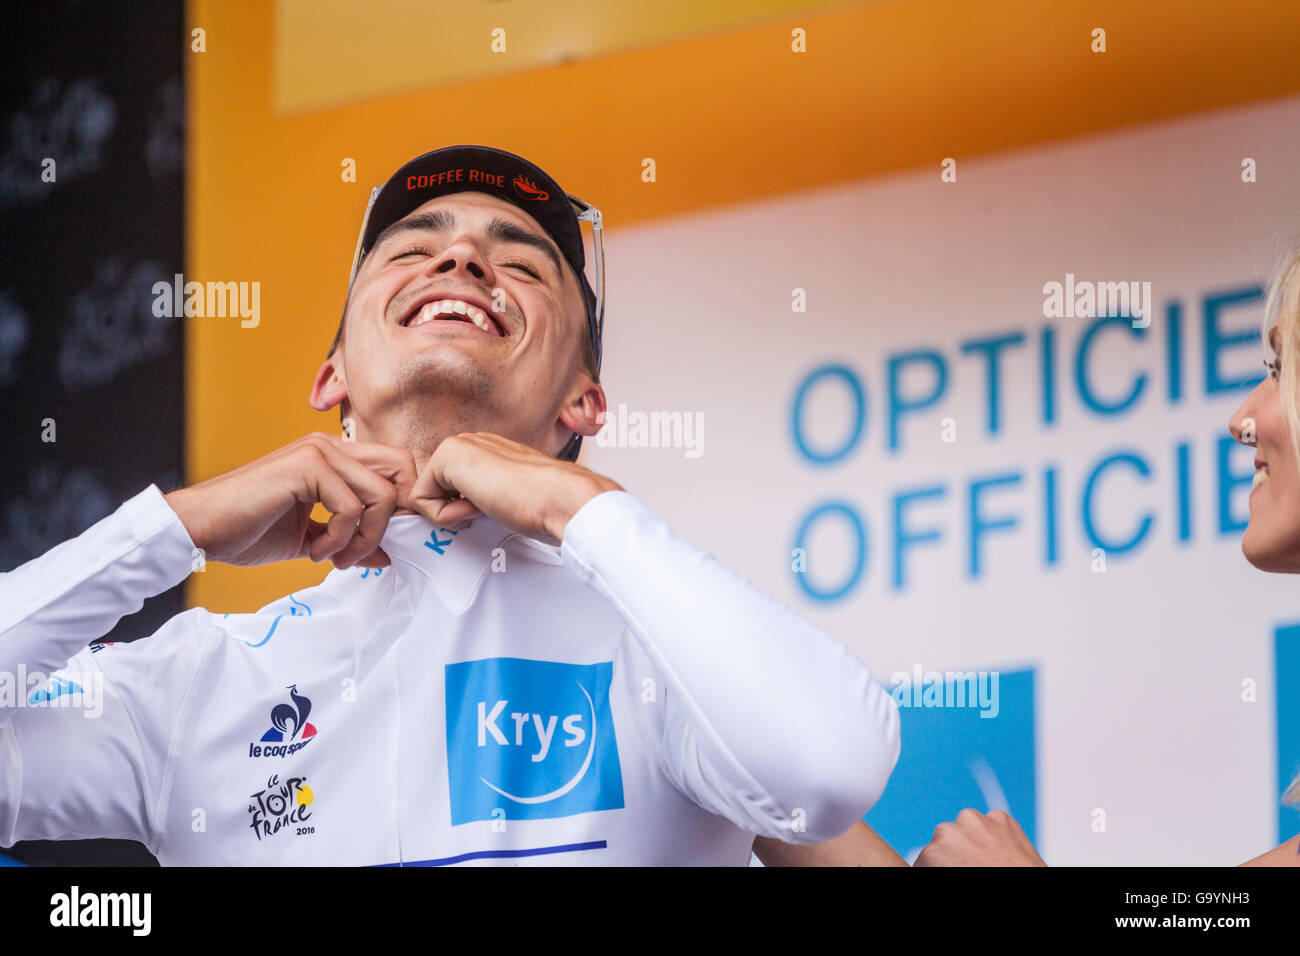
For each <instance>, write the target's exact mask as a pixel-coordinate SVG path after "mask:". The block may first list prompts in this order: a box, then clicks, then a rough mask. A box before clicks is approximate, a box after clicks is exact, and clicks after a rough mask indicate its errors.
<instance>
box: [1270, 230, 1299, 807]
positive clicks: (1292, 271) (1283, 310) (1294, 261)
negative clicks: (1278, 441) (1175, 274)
mask: <svg viewBox="0 0 1300 956" xmlns="http://www.w3.org/2000/svg"><path fill="white" fill-rule="evenodd" d="M1275 321H1276V323H1277V338H1278V344H1279V345H1280V346H1281V351H1282V370H1281V374H1280V375H1279V376H1278V392H1279V395H1280V397H1281V400H1282V414H1283V415H1284V416H1285V418H1286V424H1287V429H1288V431H1289V432H1290V436H1291V451H1292V454H1293V455H1294V456H1295V460H1296V465H1297V468H1298V469H1300V242H1297V243H1295V244H1294V245H1292V246H1291V249H1290V251H1288V252H1287V254H1286V255H1285V256H1284V257H1283V259H1282V264H1281V265H1280V266H1279V267H1278V269H1277V271H1276V272H1275V273H1274V274H1273V280H1272V281H1271V282H1270V283H1269V285H1268V297H1267V299H1266V300H1265V303H1264V341H1265V344H1266V345H1267V346H1268V347H1269V348H1271V345H1270V344H1269V332H1270V331H1271V330H1272V328H1273V323H1274V322H1275ZM1282 802H1283V803H1286V804H1300V774H1297V776H1296V777H1295V779H1294V780H1292V781H1291V785H1290V786H1288V787H1287V788H1286V791H1285V792H1284V793H1283V794H1282Z"/></svg>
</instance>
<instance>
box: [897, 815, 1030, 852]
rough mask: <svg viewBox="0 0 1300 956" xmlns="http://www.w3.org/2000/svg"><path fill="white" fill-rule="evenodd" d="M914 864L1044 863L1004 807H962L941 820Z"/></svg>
mask: <svg viewBox="0 0 1300 956" xmlns="http://www.w3.org/2000/svg"><path fill="white" fill-rule="evenodd" d="M913 866H1047V864H1046V863H1044V862H1043V858H1042V857H1041V856H1039V855H1038V853H1037V851H1035V850H1034V845H1033V844H1032V843H1030V842H1029V838H1028V837H1027V836H1025V831H1024V830H1022V829H1020V824H1019V823H1017V822H1016V821H1015V819H1014V818H1013V817H1012V816H1011V814H1009V813H1007V812H1006V811H1005V810H994V811H993V812H992V813H987V814H985V813H980V812H979V811H978V810H969V809H968V810H963V811H962V812H961V813H959V814H957V822H956V823H941V824H939V825H938V826H937V827H935V830H934V838H933V839H932V840H931V841H930V844H929V845H928V846H927V847H926V848H925V849H924V850H922V851H921V855H920V856H918V857H917V858H916V862H915V863H914V864H913Z"/></svg>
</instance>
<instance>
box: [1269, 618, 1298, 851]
mask: <svg viewBox="0 0 1300 956" xmlns="http://www.w3.org/2000/svg"><path fill="white" fill-rule="evenodd" d="M1273 654H1274V657H1273V659H1274V662H1275V663H1274V667H1275V670H1274V675H1275V677H1276V683H1275V685H1274V686H1276V688H1277V793H1278V807H1277V842H1278V843H1285V842H1286V841H1287V840H1289V839H1291V838H1292V837H1293V836H1295V835H1296V834H1297V833H1300V813H1297V812H1296V810H1297V809H1300V808H1297V807H1291V806H1287V805H1286V804H1284V803H1282V795H1283V794H1284V793H1285V792H1286V790H1287V787H1289V786H1290V784H1291V781H1292V780H1294V779H1295V778H1296V775H1297V774H1300V624H1293V625H1291V626H1290V627H1279V628H1278V629H1277V630H1276V631H1275V632H1274V633H1273Z"/></svg>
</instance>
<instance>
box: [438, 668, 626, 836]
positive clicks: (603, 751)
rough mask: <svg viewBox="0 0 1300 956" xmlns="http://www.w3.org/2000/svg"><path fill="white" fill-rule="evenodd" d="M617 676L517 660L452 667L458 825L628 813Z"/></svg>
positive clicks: (450, 755)
mask: <svg viewBox="0 0 1300 956" xmlns="http://www.w3.org/2000/svg"><path fill="white" fill-rule="evenodd" d="M613 669H614V665H613V664H612V663H611V662H609V661H606V662H604V663H601V664H561V663H557V662H554V661H529V660H521V659H519V658H512V657H495V658H489V659H487V660H481V661H465V662H463V663H460V664H448V665H447V668H446V680H447V769H448V785H449V789H450V800H451V822H452V825H453V826H455V825H458V824H461V823H470V822H472V821H474V820H490V819H502V818H505V819H536V818H541V817H568V816H573V815H574V814H578V813H589V812H591V811H593V810H618V809H621V808H622V806H623V776H622V772H621V771H620V769H619V762H618V741H617V740H616V739H615V736H614V721H613V718H612V716H611V715H610V710H609V685H610V679H611V676H612V674H613Z"/></svg>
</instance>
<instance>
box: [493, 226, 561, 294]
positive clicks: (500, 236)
mask: <svg viewBox="0 0 1300 956" xmlns="http://www.w3.org/2000/svg"><path fill="white" fill-rule="evenodd" d="M488 238H489V239H495V240H497V241H498V242H516V243H519V244H521V245H525V246H532V247H533V248H534V249H536V250H538V251H539V252H541V253H542V254H543V255H545V256H546V258H547V259H548V260H550V263H551V267H552V268H554V269H555V277H556V278H557V279H559V280H560V282H561V283H563V282H564V269H563V267H561V265H560V257H559V256H558V255H557V254H556V252H555V247H554V245H553V244H552V243H551V242H549V241H548V240H546V239H543V238H542V237H541V236H539V235H537V233H535V232H530V231H529V230H527V229H525V228H523V227H522V226H518V225H516V224H515V223H513V222H511V221H510V220H509V219H502V218H501V217H499V216H497V217H494V218H493V220H492V221H491V222H490V223H488Z"/></svg>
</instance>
